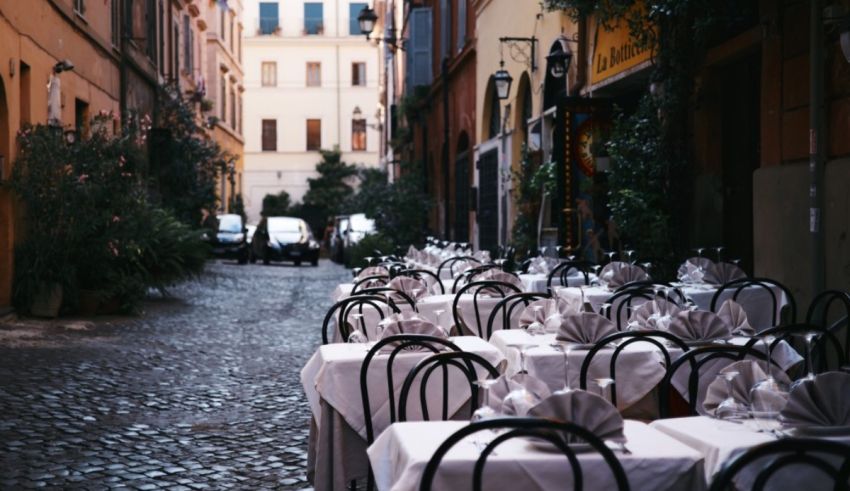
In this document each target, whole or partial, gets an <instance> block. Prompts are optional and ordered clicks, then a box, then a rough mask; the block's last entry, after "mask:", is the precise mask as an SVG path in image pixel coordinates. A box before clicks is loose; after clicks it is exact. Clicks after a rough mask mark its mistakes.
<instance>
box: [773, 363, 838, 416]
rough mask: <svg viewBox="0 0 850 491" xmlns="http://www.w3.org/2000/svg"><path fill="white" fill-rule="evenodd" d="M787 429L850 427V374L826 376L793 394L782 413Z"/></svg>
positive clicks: (807, 382)
mask: <svg viewBox="0 0 850 491" xmlns="http://www.w3.org/2000/svg"><path fill="white" fill-rule="evenodd" d="M780 418H781V420H782V422H783V423H784V424H785V425H786V426H791V427H810V426H844V427H850V373H845V372H826V373H822V374H820V375H817V376H815V378H814V380H806V381H804V382H802V383H801V384H800V385H798V386H797V387H795V388H794V389H792V390H791V394H790V396H789V398H788V404H787V405H786V406H785V409H783V410H782V412H781V413H780Z"/></svg>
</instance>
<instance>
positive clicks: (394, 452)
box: [368, 420, 705, 491]
mask: <svg viewBox="0 0 850 491" xmlns="http://www.w3.org/2000/svg"><path fill="white" fill-rule="evenodd" d="M625 423H626V424H625V435H626V438H628V444H627V446H628V449H629V450H630V451H631V452H632V453H631V455H625V454H623V453H622V452H619V451H616V452H615V454H616V455H617V457H618V458H619V459H620V462H621V464H622V466H623V469H624V470H625V472H626V476H627V478H628V480H629V485H630V487H631V489H633V490H636V491H640V490H653V491H664V490H682V491H699V490H701V489H704V488H705V478H704V477H703V465H702V457H701V456H700V454H699V453H698V452H696V451H694V450H693V449H691V448H689V447H688V446H686V445H684V444H682V443H680V442H678V441H676V440H675V439H673V438H670V437H669V436H667V435H664V434H663V433H661V432H659V431H656V430H653V429H652V428H650V427H649V426H647V425H645V424H643V423H639V422H637V421H629V420H627V421H626V422H625ZM465 424H467V423H464V422H458V421H447V422H418V423H396V424H394V425H392V426H391V427H390V428H389V429H388V430H387V431H385V432H384V433H383V434H382V435H381V436H380V437H379V438H378V439H377V440H376V441H375V443H373V444H372V445H371V446H370V447H369V449H368V454H369V461H370V462H371V465H372V470H373V471H374V473H375V483H376V484H377V487H378V489H379V490H381V491H389V490H393V491H402V490H405V491H408V490H415V489H418V487H419V482H420V480H421V478H422V473H423V471H424V470H425V466H426V465H427V463H428V460H429V459H430V458H431V455H433V453H434V452H435V451H436V450H437V448H438V447H439V446H440V444H442V443H443V441H445V440H446V439H447V438H448V437H449V436H450V435H451V434H453V433H454V432H455V431H457V430H459V429H460V428H462V427H463V426H464V425H465ZM493 437H494V434H493V433H492V432H489V431H483V432H480V433H477V434H475V435H472V436H470V437H469V439H468V440H464V441H461V442H459V443H458V444H457V445H455V447H454V448H453V449H452V450H451V451H450V452H449V453H448V454H446V456H445V457H444V459H443V461H442V463H441V464H440V468H439V469H440V470H439V471H438V472H437V474H436V476H435V479H434V486H433V488H432V489H435V490H457V489H472V469H473V466H474V464H475V461H476V460H477V458H478V456H479V450H478V447H477V446H476V445H475V444H474V443H473V442H476V441H477V442H479V443H481V442H486V441H489V440H491V439H492V438H493ZM578 458H579V461H580V462H581V465H582V472H583V477H584V486H585V488H584V489H586V490H610V489H615V487H614V486H615V484H614V483H615V481H614V477H613V475H612V474H611V471H610V470H609V467H608V466H607V464H606V463H605V462H604V460H603V459H602V457H600V456H599V455H598V454H596V453H579V454H578ZM572 482H573V480H572V472H571V470H570V466H569V463H568V462H567V460H566V457H564V456H563V455H562V454H560V453H556V452H546V451H539V450H535V449H534V448H533V447H532V446H531V444H530V443H529V442H528V441H527V440H523V439H515V440H510V441H508V442H506V443H504V444H502V445H500V446H499V447H498V448H497V449H496V453H495V455H491V456H490V458H489V459H488V464H487V466H486V467H485V468H484V480H483V488H484V489H511V490H513V489H517V490H520V489H521V490H545V491H550V490H554V489H557V490H564V489H571V487H572Z"/></svg>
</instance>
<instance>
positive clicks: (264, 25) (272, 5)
mask: <svg viewBox="0 0 850 491" xmlns="http://www.w3.org/2000/svg"><path fill="white" fill-rule="evenodd" d="M279 27H280V19H279V18H278V5H277V2H260V34H275V33H276V32H277V30H278V29H279Z"/></svg>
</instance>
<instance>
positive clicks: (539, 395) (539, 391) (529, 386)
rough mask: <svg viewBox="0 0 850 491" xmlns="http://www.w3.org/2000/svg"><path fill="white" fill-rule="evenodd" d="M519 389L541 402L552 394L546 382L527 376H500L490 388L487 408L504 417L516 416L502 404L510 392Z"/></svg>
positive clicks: (514, 411) (509, 407)
mask: <svg viewBox="0 0 850 491" xmlns="http://www.w3.org/2000/svg"><path fill="white" fill-rule="evenodd" d="M519 389H525V390H527V391H529V392H530V393H531V394H532V398H534V399H537V400H543V399H545V398H547V397H549V396H550V395H551V394H552V392H551V391H550V390H549V386H548V385H546V382H544V381H542V380H540V379H538V378H535V377H532V376H531V375H528V374H517V375H514V376H512V377H509V376H507V375H502V376H500V377H499V378H498V379H496V381H495V382H494V383H493V385H492V386H491V387H490V396H489V404H488V405H489V406H490V407H491V408H493V410H495V411H496V412H499V413H501V414H504V415H506V416H516V415H517V412H516V410H515V408H513V407H512V406H511V405H510V404H508V405H507V406H506V405H505V404H504V399H505V397H507V396H508V394H510V393H511V392H513V391H515V390H519Z"/></svg>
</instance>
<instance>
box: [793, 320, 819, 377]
mask: <svg viewBox="0 0 850 491" xmlns="http://www.w3.org/2000/svg"><path fill="white" fill-rule="evenodd" d="M816 337H817V333H816V332H813V331H809V332H807V333H806V334H805V335H804V336H803V340H805V341H806V375H805V376H804V377H803V378H800V379H797V380H795V381H794V383H793V384H791V388H792V389H793V388H794V387H797V386H798V385H800V384H802V383H803V382H805V381H807V380H814V379H815V367H814V364H813V360H812V341H814V339H815V338H816Z"/></svg>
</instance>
